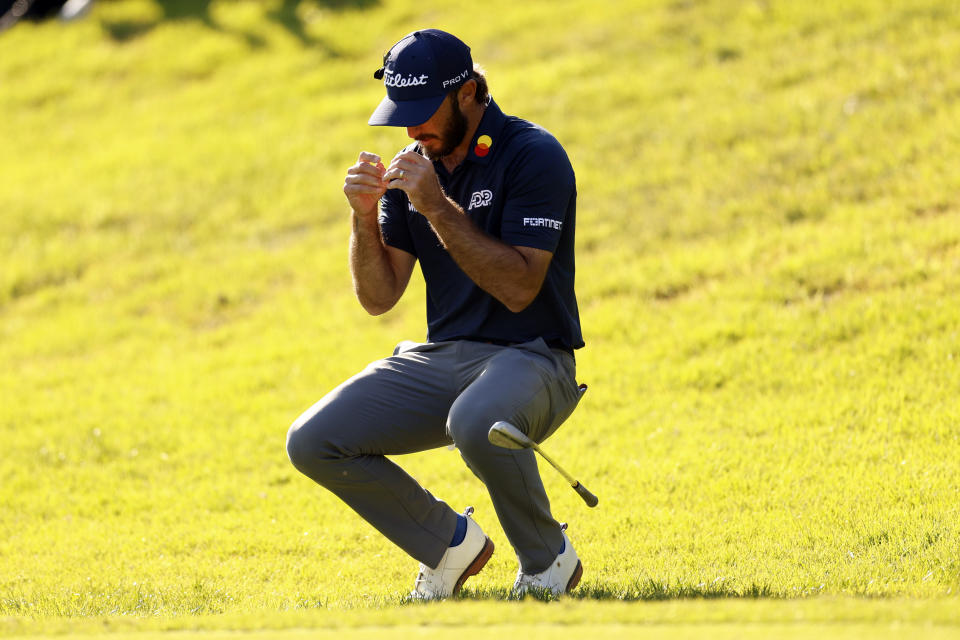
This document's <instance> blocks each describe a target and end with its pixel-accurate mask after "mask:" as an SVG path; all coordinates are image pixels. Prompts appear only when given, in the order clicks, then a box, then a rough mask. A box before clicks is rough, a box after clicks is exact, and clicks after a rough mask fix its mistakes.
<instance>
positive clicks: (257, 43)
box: [102, 0, 380, 48]
mask: <svg viewBox="0 0 960 640" xmlns="http://www.w3.org/2000/svg"><path fill="white" fill-rule="evenodd" d="M154 2H155V3H156V4H157V6H158V7H159V8H160V11H161V13H160V16H159V17H158V18H157V19H155V20H119V21H103V23H102V24H103V28H104V30H105V31H106V32H107V33H108V34H109V35H110V37H111V38H113V39H114V40H116V41H117V42H127V41H129V40H133V39H135V38H138V37H140V36H142V35H145V34H147V33H149V32H150V31H152V30H153V29H154V28H156V27H157V26H158V25H160V24H161V23H163V22H172V21H196V22H199V23H200V24H202V25H203V26H205V27H207V28H209V29H212V30H214V31H220V32H226V29H225V28H224V27H223V26H222V25H220V24H218V23H217V21H216V20H215V19H214V18H213V16H212V15H211V13H210V3H211V0H154ZM379 2H380V0H282V2H281V3H280V6H278V7H276V8H275V9H270V10H269V11H267V12H266V17H267V19H268V20H270V21H271V22H275V23H276V24H278V25H280V26H282V27H283V28H284V29H286V30H287V31H288V32H290V34H291V35H293V36H294V37H295V38H297V39H298V40H299V41H300V42H301V44H303V45H304V46H318V45H322V43H320V42H318V41H317V40H316V39H315V38H313V37H312V36H311V35H310V34H309V33H307V29H306V23H305V22H304V21H303V19H302V18H301V17H300V8H301V6H302V7H305V8H308V9H309V8H315V9H329V10H333V11H347V10H361V9H369V8H371V7H374V6H376V5H377V4H379ZM236 35H238V36H240V37H242V38H244V39H245V40H246V41H247V44H248V45H249V46H250V47H251V48H260V47H263V46H264V45H265V42H264V40H263V38H261V37H260V36H258V35H256V34H253V33H246V32H240V33H237V34H236Z"/></svg>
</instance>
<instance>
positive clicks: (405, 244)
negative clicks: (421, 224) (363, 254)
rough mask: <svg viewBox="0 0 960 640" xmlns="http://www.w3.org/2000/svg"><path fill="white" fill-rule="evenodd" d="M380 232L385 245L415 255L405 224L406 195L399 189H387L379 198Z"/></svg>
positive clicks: (415, 251) (411, 238)
mask: <svg viewBox="0 0 960 640" xmlns="http://www.w3.org/2000/svg"><path fill="white" fill-rule="evenodd" d="M378 220H379V222H380V233H382V234H383V241H384V242H385V243H386V244H387V246H390V247H395V248H397V249H402V250H403V251H406V252H407V253H409V254H411V255H414V256H415V255H417V250H416V248H415V247H414V244H413V237H412V236H411V235H410V227H409V225H408V224H407V196H406V194H405V193H404V192H403V191H401V190H400V189H389V190H388V191H387V192H386V193H385V194H383V197H382V198H380V213H379V214H378Z"/></svg>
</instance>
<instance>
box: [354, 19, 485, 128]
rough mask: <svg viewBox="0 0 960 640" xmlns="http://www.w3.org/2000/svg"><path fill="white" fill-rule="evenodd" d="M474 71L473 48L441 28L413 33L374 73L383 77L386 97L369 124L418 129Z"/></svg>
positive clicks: (393, 47) (392, 49) (395, 48)
mask: <svg viewBox="0 0 960 640" xmlns="http://www.w3.org/2000/svg"><path fill="white" fill-rule="evenodd" d="M471 70H473V59H472V58H471V57H470V47H468V46H467V45H465V44H464V43H463V42H461V41H460V40H459V39H458V38H456V37H455V36H452V35H450V34H449V33H447V32H446V31H440V30H439V29H424V30H422V31H414V32H413V33H411V34H409V35H406V36H404V37H403V39H402V40H400V42H398V43H397V44H395V45H393V46H392V47H391V48H390V51H388V52H387V54H386V55H385V56H383V67H381V68H380V69H378V70H377V72H376V73H374V74H373V77H374V78H376V79H377V80H379V79H381V78H383V85H384V86H385V87H386V88H387V96H386V97H385V98H384V99H383V100H382V101H381V102H380V106H378V107H377V110H376V111H374V112H373V115H372V116H370V120H369V121H368V124H371V125H387V126H391V127H415V126H417V125H421V124H423V123H424V122H426V121H427V120H429V119H430V116H432V115H433V114H434V113H435V112H436V110H437V109H439V108H440V104H441V103H442V102H443V99H444V97H446V95H447V93H448V92H449V91H450V90H451V89H455V88H456V87H459V86H460V85H462V84H463V83H464V82H466V81H467V78H469V77H470V71H471Z"/></svg>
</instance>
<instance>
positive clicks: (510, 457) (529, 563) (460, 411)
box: [287, 339, 579, 573]
mask: <svg viewBox="0 0 960 640" xmlns="http://www.w3.org/2000/svg"><path fill="white" fill-rule="evenodd" d="M578 400H579V391H578V389H577V382H576V365H575V362H574V359H573V357H572V356H571V355H570V354H568V353H566V352H564V351H562V350H559V349H550V348H549V347H547V345H546V344H545V343H544V342H543V340H541V339H537V340H534V341H532V342H528V343H525V344H520V345H514V346H510V347H503V346H498V345H493V344H486V343H480V342H469V341H452V342H436V343H425V344H418V343H413V342H404V343H401V344H400V345H399V346H398V347H397V349H396V351H394V355H393V356H391V357H389V358H384V359H383V360H378V361H376V362H373V363H371V364H370V365H369V366H367V368H366V369H364V370H363V371H361V372H360V373H359V374H357V375H355V376H354V377H352V378H350V379H349V380H347V381H346V382H344V383H343V384H341V385H340V386H339V387H337V388H336V389H334V390H333V391H331V392H330V393H328V394H327V395H326V396H325V397H324V398H322V399H321V400H320V401H319V402H317V403H316V404H315V405H313V406H312V407H311V408H310V409H308V410H307V411H306V412H304V413H303V415H301V416H300V417H299V418H298V419H297V420H296V422H294V423H293V426H291V427H290V431H289V433H288V434H287V453H288V455H289V456H290V461H291V462H292V463H293V465H294V466H295V467H296V468H297V469H298V470H299V471H301V472H302V473H304V474H305V475H307V476H309V477H310V478H312V479H313V480H314V481H316V482H318V483H319V484H321V485H323V486H324V487H326V488H327V489H329V490H330V491H332V492H333V493H334V494H335V495H337V496H338V497H339V498H340V499H341V500H343V501H344V502H346V503H347V504H348V505H349V506H350V507H351V508H353V510H354V511H356V512H357V513H358V514H359V515H360V516H361V517H363V518H364V519H365V520H366V521H367V522H369V523H370V524H371V525H373V526H374V527H375V528H376V529H377V530H379V531H380V532H381V533H382V534H383V535H385V536H386V537H387V538H389V539H390V540H392V541H393V542H394V543H396V544H397V545H398V546H399V547H400V548H402V549H403V550H404V551H406V552H407V553H408V554H410V555H411V556H413V557H414V558H415V559H417V560H419V561H420V562H422V563H424V564H426V565H428V566H430V567H434V566H436V565H437V564H438V563H439V562H440V558H441V557H442V556H443V554H444V552H445V551H446V549H447V547H448V546H449V544H450V540H451V539H452V538H453V533H454V530H455V529H456V524H457V513H456V512H455V511H454V510H453V509H451V508H450V507H449V506H447V504H446V503H444V502H443V501H441V500H438V499H437V498H435V497H433V495H431V494H430V492H428V491H427V490H426V489H424V488H423V487H421V486H420V485H419V484H418V483H417V481H416V480H414V479H413V478H412V477H410V476H409V475H408V474H407V473H405V472H404V471H403V470H402V469H401V468H400V467H399V466H397V465H396V464H395V463H393V462H392V461H390V460H389V459H387V458H386V457H385V456H388V455H396V454H404V453H413V452H415V451H423V450H425V449H432V448H435V447H441V446H444V445H449V444H451V443H455V444H456V445H457V448H458V449H459V450H460V455H461V456H462V457H463V459H464V461H465V462H466V463H467V466H468V467H469V468H470V469H471V470H472V471H473V473H474V474H475V475H476V476H477V477H478V478H479V479H480V480H481V481H482V482H483V483H484V484H485V485H486V487H487V490H488V492H489V493H490V498H491V500H492V502H493V506H494V509H495V510H496V513H497V517H498V518H499V520H500V524H501V526H502V527H503V531H504V533H506V535H507V539H508V540H509V541H510V544H511V545H512V546H513V548H514V550H515V551H516V553H517V557H518V558H519V560H520V566H521V568H522V569H523V571H525V572H527V573H539V572H541V571H543V570H545V569H546V568H547V567H548V566H549V565H550V563H552V562H553V560H554V558H555V557H556V556H557V554H558V553H559V552H560V549H561V547H562V545H563V538H562V535H561V532H560V527H559V524H558V523H557V521H556V520H554V518H553V516H552V515H551V514H550V502H549V500H548V499H547V494H546V492H545V491H544V488H543V483H542V481H541V479H540V474H539V472H538V470H537V462H536V459H535V457H534V453H533V451H532V450H530V449H522V450H511V449H504V448H501V447H497V446H494V445H491V444H490V443H489V441H488V440H487V432H488V431H489V429H490V427H491V426H492V425H493V423H494V422H497V421H498V420H506V421H508V422H510V423H511V424H513V425H514V426H515V427H517V428H518V429H520V430H521V431H523V432H524V433H526V434H527V435H528V436H529V437H531V438H532V439H533V440H535V441H537V442H540V441H542V440H544V439H545V438H547V437H548V436H549V435H550V434H552V433H553V432H554V431H555V430H556V429H557V427H559V426H560V424H561V423H562V422H563V421H564V420H565V419H566V418H567V417H568V416H569V415H570V414H571V413H572V412H573V410H574V408H575V407H576V405H577V402H578Z"/></svg>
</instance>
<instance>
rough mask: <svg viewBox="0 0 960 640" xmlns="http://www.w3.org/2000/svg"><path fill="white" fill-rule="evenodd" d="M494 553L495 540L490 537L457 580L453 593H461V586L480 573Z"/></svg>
mask: <svg viewBox="0 0 960 640" xmlns="http://www.w3.org/2000/svg"><path fill="white" fill-rule="evenodd" d="M492 555H493V540H491V539H490V538H487V539H486V542H484V544H483V549H481V550H480V553H478V554H477V557H476V558H474V559H473V562H471V563H470V566H469V567H467V570H466V571H464V572H463V574H462V575H461V576H460V578H459V579H458V580H457V584H456V585H454V587H453V593H452V594H451V595H454V596H455V595H457V594H458V593H460V587H462V586H463V583H464V582H466V581H467V578H469V577H470V576H475V575H477V574H478V573H480V570H481V569H483V567H484V566H485V565H486V564H487V561H488V560H489V559H490V556H492Z"/></svg>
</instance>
